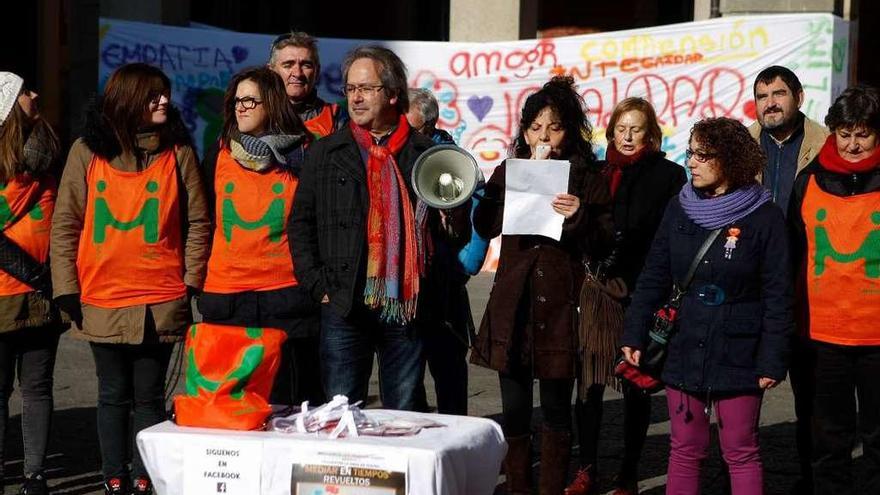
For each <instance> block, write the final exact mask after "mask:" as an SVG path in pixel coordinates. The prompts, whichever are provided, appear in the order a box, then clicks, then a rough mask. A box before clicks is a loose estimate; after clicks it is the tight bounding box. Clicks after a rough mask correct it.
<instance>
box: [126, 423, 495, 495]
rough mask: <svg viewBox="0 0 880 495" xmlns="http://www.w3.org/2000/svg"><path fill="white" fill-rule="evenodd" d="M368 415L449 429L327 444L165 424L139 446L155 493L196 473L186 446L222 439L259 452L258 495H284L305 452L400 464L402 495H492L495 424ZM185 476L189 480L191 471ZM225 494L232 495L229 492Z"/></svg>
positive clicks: (145, 434) (173, 491)
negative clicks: (368, 457) (426, 422)
mask: <svg viewBox="0 0 880 495" xmlns="http://www.w3.org/2000/svg"><path fill="white" fill-rule="evenodd" d="M369 412H370V413H380V414H382V415H387V416H397V417H408V416H422V417H429V418H430V419H432V420H434V421H437V422H439V423H443V424H445V425H446V427H443V428H430V429H423V430H422V431H421V432H420V433H419V434H418V435H415V436H410V437H366V436H365V437H358V438H340V439H336V440H329V439H327V438H326V437H321V436H317V435H307V434H285V433H278V432H266V431H231V430H215V429H208V428H187V427H180V426H177V425H175V424H173V423H171V422H168V421H166V422H164V423H161V424H158V425H156V426H153V427H151V428H147V429H146V430H143V431H141V432H140V433H139V434H138V436H137V444H138V448H139V449H140V452H141V456H142V457H143V460H144V464H145V466H146V468H147V471H148V472H149V474H150V477H151V478H152V480H153V484H154V486H155V490H156V492H157V493H158V494H159V495H177V494H183V493H184V488H183V487H184V465H185V464H186V463H187V462H189V463H190V466H191V467H190V471H193V470H194V469H193V468H192V466H193V462H194V461H193V460H192V459H190V460H189V461H185V460H184V453H185V452H186V451H187V448H188V444H189V448H190V449H191V448H192V445H195V444H199V445H202V444H205V443H206V442H207V443H211V442H215V444H216V443H217V442H218V441H222V445H223V448H229V449H234V448H235V447H236V445H240V446H242V447H248V446H249V449H250V450H247V448H245V449H244V450H242V451H241V452H251V453H253V452H255V451H256V452H260V451H261V452H262V457H261V462H260V466H259V468H258V469H259V473H256V472H254V473H250V474H252V475H253V476H259V486H260V493H261V494H263V495H289V494H290V493H291V467H292V464H293V463H294V459H296V457H297V456H299V457H300V458H301V457H302V453H303V452H304V451H305V452H311V451H317V450H316V449H320V451H322V452H330V453H334V454H335V453H340V454H345V453H348V454H352V453H373V454H376V455H378V456H383V455H384V456H394V457H397V458H399V459H400V458H405V465H406V478H407V483H406V486H407V494H410V495H434V494H436V495H456V494H460V495H483V494H485V495H491V494H492V492H493V491H494V489H495V485H496V482H497V479H498V471H499V468H500V466H501V460H502V459H503V458H504V454H505V452H506V450H507V445H506V443H505V442H504V435H503V434H502V432H501V428H500V427H499V426H498V424H497V423H495V422H494V421H491V420H488V419H484V418H471V417H461V416H447V415H440V414H421V413H418V414H417V413H409V412H403V411H384V410H376V409H372V410H369ZM190 452H192V450H190ZM256 469H257V468H254V469H253V470H254V471H255V470H256ZM244 474H248V473H244ZM188 476H190V477H192V476H194V474H193V473H191V472H190V473H188ZM224 490H225V486H224ZM220 492H221V489H220V486H219V483H218V486H217V490H216V492H215V491H214V490H211V495H213V493H220ZM223 493H230V494H234V492H233V491H229V492H225V491H223ZM351 493H354V492H351ZM186 495H202V494H191V493H187V494H186ZM242 495H244V494H242ZM247 495H251V494H247Z"/></svg>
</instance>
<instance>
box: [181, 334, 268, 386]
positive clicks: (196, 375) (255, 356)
mask: <svg viewBox="0 0 880 495" xmlns="http://www.w3.org/2000/svg"><path fill="white" fill-rule="evenodd" d="M245 331H246V333H247V336H248V338H251V339H254V340H256V339H259V338H260V337H262V336H263V329H262V328H251V327H248V328H247V329H245ZM195 337H196V325H192V326H191V327H190V339H193V341H194V339H195ZM265 351H266V349H265V346H263V345H262V344H254V345H252V346H249V347H248V348H247V349H245V350H244V352H243V353H242V354H241V362H239V363H238V364H237V365H236V367H235V368H234V369H233V370H232V371H230V372H229V373H227V374H226V376H224V377H223V378H222V379H221V380H211V379H209V378H208V377H206V376H205V375H204V374H202V370H200V369H199V365H198V363H196V354H195V350H194V349H192V348H190V350H189V353H187V358H186V395H189V396H190V397H198V396H199V390H202V389H204V390H206V391H208V392H211V393H216V392H217V390H219V389H220V387H221V386H222V385H223V384H224V383H228V382H231V381H233V380H234V381H235V384H234V385H233V386H232V388H231V389H230V391H229V395H230V396H231V397H232V398H233V399H235V400H241V398H242V397H244V388H245V387H246V386H247V384H248V381H249V380H250V379H251V376H252V375H253V374H254V371H256V370H257V368H258V367H259V366H260V364H261V363H262V362H263V355H264V354H265Z"/></svg>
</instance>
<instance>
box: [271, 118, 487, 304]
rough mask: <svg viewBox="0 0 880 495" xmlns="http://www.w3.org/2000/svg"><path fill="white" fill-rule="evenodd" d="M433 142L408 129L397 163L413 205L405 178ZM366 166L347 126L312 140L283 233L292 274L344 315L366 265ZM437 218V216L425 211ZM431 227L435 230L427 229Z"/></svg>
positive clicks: (463, 233) (464, 225)
mask: <svg viewBox="0 0 880 495" xmlns="http://www.w3.org/2000/svg"><path fill="white" fill-rule="evenodd" d="M432 145H433V143H432V142H431V140H430V139H428V138H426V137H424V136H421V135H420V134H418V133H416V132H410V135H409V138H408V139H407V142H406V143H405V144H404V146H403V148H402V149H401V151H400V153H399V154H398V155H397V157H396V159H397V165H398V167H400V173H401V175H402V176H403V180H404V182H405V183H406V187H407V190H408V191H409V194H410V201H411V203H412V204H413V205H414V206H415V204H416V203H417V201H418V199H417V198H416V195H415V192H413V189H412V182H411V180H410V176H411V175H412V169H413V165H414V164H415V161H416V159H417V158H418V157H419V155H421V154H422V152H424V151H425V150H427V149H428V148H430V147H431V146H432ZM369 201H370V196H369V192H368V191H367V176H366V165H365V164H364V161H363V159H362V158H361V153H360V149H359V148H358V145H357V143H356V142H355V140H354V136H353V135H352V133H351V129H349V128H348V127H345V128H343V129H341V130H339V131H337V132H335V133H334V134H332V135H330V136H328V137H326V138H324V139H321V140H319V141H317V142H315V143H314V144H313V145H312V146H311V148H310V149H309V155H308V157H307V158H306V162H305V165H304V166H303V170H302V175H301V176H300V182H299V186H298V188H297V192H296V200H295V201H294V204H293V213H292V214H291V216H290V222H289V225H288V232H289V234H288V235H289V237H290V249H291V253H292V255H293V259H294V263H293V265H294V270H295V271H296V278H297V280H299V283H300V285H301V286H302V287H304V288H306V289H307V290H308V291H309V292H310V293H311V295H312V297H313V298H314V299H315V300H316V301H320V300H321V299H322V297H323V296H324V295H325V294H326V295H327V296H328V297H329V298H330V303H329V304H330V306H331V307H333V308H335V310H336V311H337V312H338V314H340V315H343V316H347V315H348V313H349V311H350V310H351V308H352V305H353V304H354V302H355V301H356V300H358V299H360V300H362V299H363V289H364V285H365V282H366V266H367V238H366V229H367V214H368V212H369ZM469 213H470V203H465V204H464V205H462V207H460V208H457V209H456V214H454V215H452V217H451V218H452V219H453V222H454V226H453V228H452V233H451V236H450V238H449V239H447V240H448V241H450V243H451V245H452V246H453V247H458V248H460V247H461V246H462V245H463V244H464V243H465V242H467V239H468V237H469V236H470V214H469ZM431 218H437V216H436V215H429V220H430V219H431ZM429 230H435V229H429Z"/></svg>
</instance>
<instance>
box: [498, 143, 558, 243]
mask: <svg viewBox="0 0 880 495" xmlns="http://www.w3.org/2000/svg"><path fill="white" fill-rule="evenodd" d="M506 168H507V170H506V171H505V177H504V181H505V189H504V219H503V225H502V228H501V233H502V234H505V235H523V234H524V235H543V236H546V237H550V238H552V239H555V240H557V241H558V240H559V239H560V238H561V237H562V222H563V220H565V217H563V216H562V215H560V214H559V213H556V212H555V211H553V206H552V205H551V203H552V202H553V199H554V198H555V197H556V195H557V194H561V193H566V192H568V174H569V170H570V168H571V163H569V162H568V160H522V159H515V158H514V159H508V160H507V165H506Z"/></svg>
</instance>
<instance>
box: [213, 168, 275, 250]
mask: <svg viewBox="0 0 880 495" xmlns="http://www.w3.org/2000/svg"><path fill="white" fill-rule="evenodd" d="M224 191H226V194H232V193H233V192H235V184H234V183H232V182H227V183H226V186H225V187H224ZM272 192H273V193H275V194H276V195H277V196H278V197H277V198H275V199H273V200H272V201H271V202H270V203H269V207H268V208H267V209H266V212H265V213H264V214H263V216H262V218H260V219H259V220H256V221H253V222H251V221H248V220H245V219H243V218H241V216H240V215H239V214H238V211H237V210H236V209H235V202H234V201H233V200H232V198H231V197H229V196H227V197H225V198H223V237H224V238H225V239H226V242H232V230H233V227H238V228H241V229H245V230H256V229H259V228H262V227H268V228H269V241H270V242H279V241H281V234H282V233H283V232H284V198H283V197H281V193H283V192H284V185H283V184H282V183H280V182H276V183H275V184H273V185H272Z"/></svg>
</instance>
